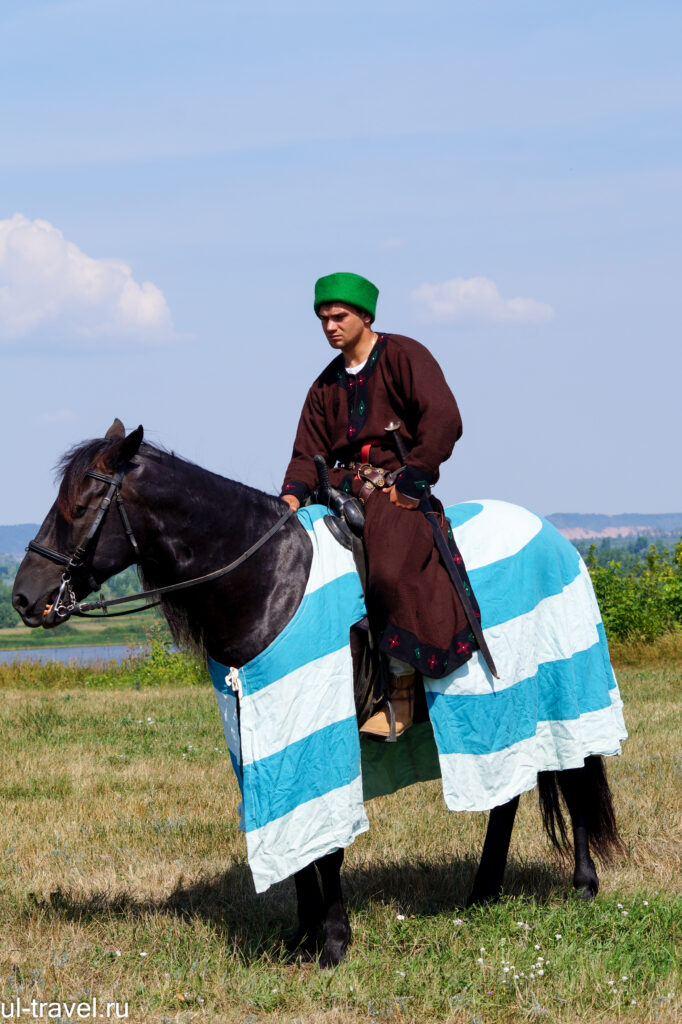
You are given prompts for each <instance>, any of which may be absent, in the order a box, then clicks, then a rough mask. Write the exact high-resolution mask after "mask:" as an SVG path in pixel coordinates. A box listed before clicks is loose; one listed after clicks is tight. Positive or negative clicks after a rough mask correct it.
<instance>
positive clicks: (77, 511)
mask: <svg viewBox="0 0 682 1024" xmlns="http://www.w3.org/2000/svg"><path fill="white" fill-rule="evenodd" d="M87 511H88V506H87V505H74V507H73V509H72V510H71V518H72V519H80V517H81V516H84V515H85V513H86V512H87Z"/></svg>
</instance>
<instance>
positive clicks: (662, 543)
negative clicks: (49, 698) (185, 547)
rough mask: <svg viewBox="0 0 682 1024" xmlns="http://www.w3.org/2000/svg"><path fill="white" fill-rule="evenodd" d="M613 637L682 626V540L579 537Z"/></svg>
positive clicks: (2, 608)
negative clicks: (586, 538)
mask: <svg viewBox="0 0 682 1024" xmlns="http://www.w3.org/2000/svg"><path fill="white" fill-rule="evenodd" d="M576 547H577V548H578V550H579V551H580V553H581V554H582V555H583V557H584V559H585V561H586V563H587V566H588V569H589V571H590V575H591V577H592V582H593V584H594V589H595V592H596V595H597V600H598V601H599V607H600V608H601V613H602V617H603V619H604V627H605V629H606V633H607V635H608V637H609V638H610V639H619V640H620V639H627V638H628V637H631V638H633V639H640V640H652V639H654V637H657V636H660V635H661V634H663V633H665V632H667V631H668V630H671V629H676V628H681V627H682V540H680V541H678V542H677V543H675V541H674V539H673V538H670V539H669V540H659V541H657V542H656V543H655V544H651V543H650V542H649V541H648V539H647V538H646V537H642V536H640V537H634V538H629V539H628V540H623V541H621V540H620V538H619V539H617V540H616V539H614V540H611V539H609V538H606V539H604V540H602V541H600V543H599V544H595V543H589V542H586V541H578V542H577V543H576ZM18 567H19V563H18V561H16V559H7V558H5V559H4V560H3V564H1V565H0V628H5V627H7V626H18V625H19V624H20V621H21V620H20V618H19V616H18V615H17V613H16V612H15V611H14V608H13V607H12V601H11V597H12V584H13V582H14V576H15V575H16V571H17V569H18ZM140 589H141V587H140V581H139V579H138V576H137V570H136V569H135V567H134V566H131V567H130V568H128V569H126V570H125V571H124V572H122V573H119V575H118V576H114V577H112V579H110V580H108V581H107V583H105V584H104V586H103V588H102V593H103V595H104V596H105V597H120V596H122V595H123V594H130V593H134V592H135V591H137V590H140Z"/></svg>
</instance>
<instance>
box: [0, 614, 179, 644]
mask: <svg viewBox="0 0 682 1024" xmlns="http://www.w3.org/2000/svg"><path fill="white" fill-rule="evenodd" d="M160 621H161V620H160V619H159V616H158V615H157V613H156V612H155V611H153V610H149V611H143V612H139V613H136V614H135V615H131V616H123V617H121V618H102V619H69V621H68V622H66V623H65V624H64V625H63V626H58V627H57V628H55V629H42V628H40V627H38V628H37V629H29V627H28V626H24V625H22V624H19V625H17V626H7V627H5V628H4V629H0V651H7V650H15V649H20V650H26V649H29V650H30V649H33V648H35V647H79V646H81V645H89V644H130V645H132V646H135V645H139V644H143V643H145V642H146V638H147V633H148V631H149V629H150V628H151V627H152V626H154V625H156V624H158V623H159V622H160ZM163 628H164V630H165V629H166V626H165V623H164V624H163ZM167 635H169V634H167Z"/></svg>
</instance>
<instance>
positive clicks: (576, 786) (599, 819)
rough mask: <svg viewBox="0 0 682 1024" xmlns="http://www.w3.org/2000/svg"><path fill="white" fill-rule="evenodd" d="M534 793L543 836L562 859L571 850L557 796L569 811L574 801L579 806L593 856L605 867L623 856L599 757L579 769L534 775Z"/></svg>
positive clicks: (601, 761) (588, 759) (623, 847)
mask: <svg viewBox="0 0 682 1024" xmlns="http://www.w3.org/2000/svg"><path fill="white" fill-rule="evenodd" d="M578 773H580V774H579V775H578ZM538 790H539V794H540V810H541V812H542V823H543V825H544V827H545V832H546V833H547V835H548V836H549V838H550V840H551V842H552V844H553V846H554V847H555V849H557V850H558V851H559V853H560V854H561V855H562V856H567V855H568V853H569V852H570V851H571V850H572V849H573V843H572V841H571V838H570V835H569V829H568V828H567V825H566V819H565V817H564V811H563V807H562V805H561V800H560V795H561V796H563V798H564V801H565V803H566V805H567V807H569V808H570V805H571V804H572V803H574V801H575V802H576V803H577V804H579V807H580V811H582V815H583V821H584V824H585V828H586V830H587V839H588V842H589V844H590V849H591V851H592V852H593V853H595V854H596V855H597V856H598V857H599V858H600V859H601V860H602V861H604V862H605V863H608V862H609V861H611V860H612V859H613V858H614V856H618V855H622V854H624V853H625V845H624V843H623V840H622V839H621V837H620V834H619V832H618V826H617V824H616V815H615V812H614V809H613V797H612V795H611V789H610V787H609V783H608V780H607V778H606V771H605V769H604V761H603V759H602V758H601V757H597V756H592V757H586V758H585V764H584V766H583V767H582V768H576V769H568V770H567V771H563V772H538Z"/></svg>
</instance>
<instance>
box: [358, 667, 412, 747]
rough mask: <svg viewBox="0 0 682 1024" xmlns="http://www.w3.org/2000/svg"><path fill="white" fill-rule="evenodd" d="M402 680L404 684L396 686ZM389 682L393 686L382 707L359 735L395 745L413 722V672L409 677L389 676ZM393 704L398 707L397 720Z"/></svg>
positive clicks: (368, 720)
mask: <svg viewBox="0 0 682 1024" xmlns="http://www.w3.org/2000/svg"><path fill="white" fill-rule="evenodd" d="M402 680H406V682H405V683H402V685H397V684H398V683H399V682H402ZM391 682H392V683H393V685H392V686H391V687H390V690H389V694H388V696H387V697H385V698H384V702H383V704H382V706H381V707H380V708H379V710H378V711H376V712H375V713H374V714H373V715H372V716H371V717H370V718H368V719H367V721H366V722H365V724H364V725H362V726H361V727H360V735H363V736H368V737H369V738H370V739H373V740H377V741H378V742H380V743H395V742H396V740H398V739H399V738H400V736H402V735H403V733H405V732H407V730H408V729H409V728H410V726H411V725H412V723H413V721H414V682H415V674H414V672H413V673H412V674H411V675H405V676H391ZM394 702H395V703H397V704H399V705H400V706H399V712H398V713H399V717H398V718H396V713H395V706H394Z"/></svg>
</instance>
